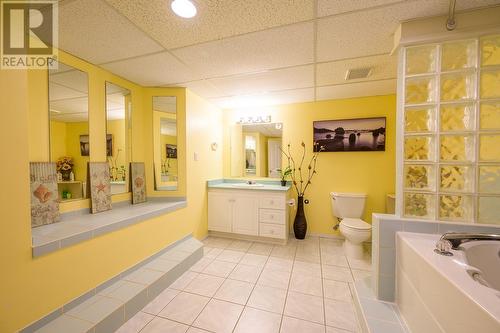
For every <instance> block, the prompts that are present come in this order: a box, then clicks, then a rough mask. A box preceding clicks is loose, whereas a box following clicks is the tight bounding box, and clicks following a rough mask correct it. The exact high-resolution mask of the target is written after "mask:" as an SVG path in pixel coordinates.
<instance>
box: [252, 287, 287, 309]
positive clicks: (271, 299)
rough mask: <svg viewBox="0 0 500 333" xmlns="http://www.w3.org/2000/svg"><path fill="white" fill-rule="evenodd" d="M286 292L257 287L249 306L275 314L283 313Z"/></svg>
mask: <svg viewBox="0 0 500 333" xmlns="http://www.w3.org/2000/svg"><path fill="white" fill-rule="evenodd" d="M285 299H286V290H283V289H277V288H272V287H265V286H255V288H254V290H253V292H252V294H251V295H250V298H249V300H248V303H247V305H248V306H251V307H254V308H257V309H261V310H266V311H271V312H275V313H280V314H281V313H283V308H284V306H285Z"/></svg>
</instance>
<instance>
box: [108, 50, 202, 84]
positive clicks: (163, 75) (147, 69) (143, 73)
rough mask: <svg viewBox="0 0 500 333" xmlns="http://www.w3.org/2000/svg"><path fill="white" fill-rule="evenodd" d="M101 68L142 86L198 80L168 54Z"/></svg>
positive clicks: (154, 55) (144, 57)
mask: <svg viewBox="0 0 500 333" xmlns="http://www.w3.org/2000/svg"><path fill="white" fill-rule="evenodd" d="M102 67H104V68H105V69H107V70H109V71H111V72H112V73H114V74H117V75H120V76H122V77H124V78H126V79H128V80H130V81H132V82H135V83H138V84H140V85H143V86H162V85H166V84H174V83H178V82H186V81H194V80H197V79H200V77H199V76H198V75H196V74H195V73H193V71H191V70H190V69H189V68H188V67H186V66H185V65H184V64H182V63H181V62H180V61H178V60H177V59H176V58H175V57H173V56H172V55H170V54H169V53H168V52H162V53H157V54H153V55H148V56H143V57H138V58H133V59H128V60H122V61H117V62H112V63H108V64H104V65H102Z"/></svg>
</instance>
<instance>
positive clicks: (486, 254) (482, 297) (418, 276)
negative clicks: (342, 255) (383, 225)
mask: <svg viewBox="0 0 500 333" xmlns="http://www.w3.org/2000/svg"><path fill="white" fill-rule="evenodd" d="M439 238H440V235H432V234H416V233H409V232H398V233H397V236H396V256H397V257H396V303H397V304H398V306H399V310H400V313H401V316H402V317H403V319H404V321H405V322H406V324H407V326H408V328H409V329H410V331H411V332H413V333H420V332H422V333H431V332H450V333H451V332H453V333H458V332H463V333H471V332H473V333H490V332H491V333H499V332H500V291H499V289H500V257H499V255H500V253H499V251H500V242H496V241H478V242H469V243H464V244H463V248H464V249H465V251H454V250H452V251H451V252H452V253H453V256H450V257H447V256H443V255H440V254H437V253H435V252H434V248H435V244H436V242H437V241H438V240H439ZM474 273H476V274H474Z"/></svg>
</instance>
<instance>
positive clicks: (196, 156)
mask: <svg viewBox="0 0 500 333" xmlns="http://www.w3.org/2000/svg"><path fill="white" fill-rule="evenodd" d="M199 159H200V157H199V156H198V153H197V152H195V153H194V160H195V161H198V160H199Z"/></svg>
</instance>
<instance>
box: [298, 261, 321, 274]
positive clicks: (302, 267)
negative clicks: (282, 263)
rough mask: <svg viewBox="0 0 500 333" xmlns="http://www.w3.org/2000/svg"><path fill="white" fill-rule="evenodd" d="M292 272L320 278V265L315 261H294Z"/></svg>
mask: <svg viewBox="0 0 500 333" xmlns="http://www.w3.org/2000/svg"><path fill="white" fill-rule="evenodd" d="M293 272H294V273H295V274H301V275H309V276H314V277H318V278H320V277H321V265H320V264H317V263H310V262H303V261H295V263H294V264H293Z"/></svg>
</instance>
